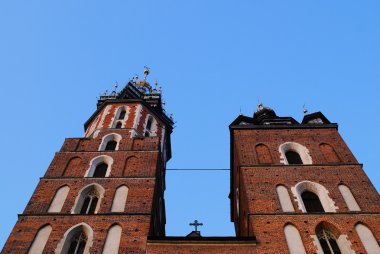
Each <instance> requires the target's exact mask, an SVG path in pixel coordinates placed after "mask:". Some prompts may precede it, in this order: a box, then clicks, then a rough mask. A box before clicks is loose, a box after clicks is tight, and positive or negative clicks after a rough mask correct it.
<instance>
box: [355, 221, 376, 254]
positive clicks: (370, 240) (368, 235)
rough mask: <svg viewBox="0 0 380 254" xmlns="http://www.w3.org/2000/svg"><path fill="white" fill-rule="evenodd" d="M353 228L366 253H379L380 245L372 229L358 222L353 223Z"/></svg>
mask: <svg viewBox="0 0 380 254" xmlns="http://www.w3.org/2000/svg"><path fill="white" fill-rule="evenodd" d="M355 230H356V232H357V233H358V235H359V238H360V241H361V242H362V244H363V246H364V249H365V250H366V251H367V253H368V254H379V253H380V246H379V243H378V241H377V240H376V238H375V236H374V235H373V233H372V231H371V230H370V229H369V228H368V227H367V226H366V225H364V224H362V223H358V224H356V225H355Z"/></svg>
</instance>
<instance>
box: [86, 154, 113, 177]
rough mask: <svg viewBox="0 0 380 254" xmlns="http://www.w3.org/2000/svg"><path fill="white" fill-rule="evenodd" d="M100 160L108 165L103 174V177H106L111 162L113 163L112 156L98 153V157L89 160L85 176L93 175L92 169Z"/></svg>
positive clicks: (109, 171)
mask: <svg viewBox="0 0 380 254" xmlns="http://www.w3.org/2000/svg"><path fill="white" fill-rule="evenodd" d="M102 162H104V163H107V165H108V168H107V172H106V176H105V177H108V176H109V175H110V173H111V169H112V164H113V159H112V157H110V156H108V155H100V156H98V157H95V158H93V159H92V160H91V161H90V165H89V167H88V169H87V170H86V173H85V177H92V176H93V175H94V171H95V169H96V166H98V165H99V164H100V163H102Z"/></svg>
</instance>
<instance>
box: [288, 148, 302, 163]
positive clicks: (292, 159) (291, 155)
mask: <svg viewBox="0 0 380 254" xmlns="http://www.w3.org/2000/svg"><path fill="white" fill-rule="evenodd" d="M285 156H286V160H287V161H288V164H303V162H302V159H301V157H300V155H299V154H298V153H297V152H294V151H287V152H286V153H285Z"/></svg>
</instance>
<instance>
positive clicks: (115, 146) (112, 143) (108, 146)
mask: <svg viewBox="0 0 380 254" xmlns="http://www.w3.org/2000/svg"><path fill="white" fill-rule="evenodd" d="M120 140H121V135H120V134H117V133H110V134H108V135H106V136H104V137H103V139H102V142H101V144H100V146H99V151H114V150H119V143H120Z"/></svg>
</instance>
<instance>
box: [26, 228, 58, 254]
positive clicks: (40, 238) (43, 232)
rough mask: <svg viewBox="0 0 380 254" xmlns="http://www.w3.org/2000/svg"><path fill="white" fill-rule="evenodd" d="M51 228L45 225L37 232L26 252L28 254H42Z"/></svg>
mask: <svg viewBox="0 0 380 254" xmlns="http://www.w3.org/2000/svg"><path fill="white" fill-rule="evenodd" d="M51 231H52V228H51V226H50V225H45V226H43V227H42V228H40V230H38V232H37V234H36V236H35V237H34V240H33V243H32V245H31V246H30V248H29V250H28V254H35V253H42V252H43V251H44V248H45V245H46V243H47V241H48V239H49V236H50V233H51Z"/></svg>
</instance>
